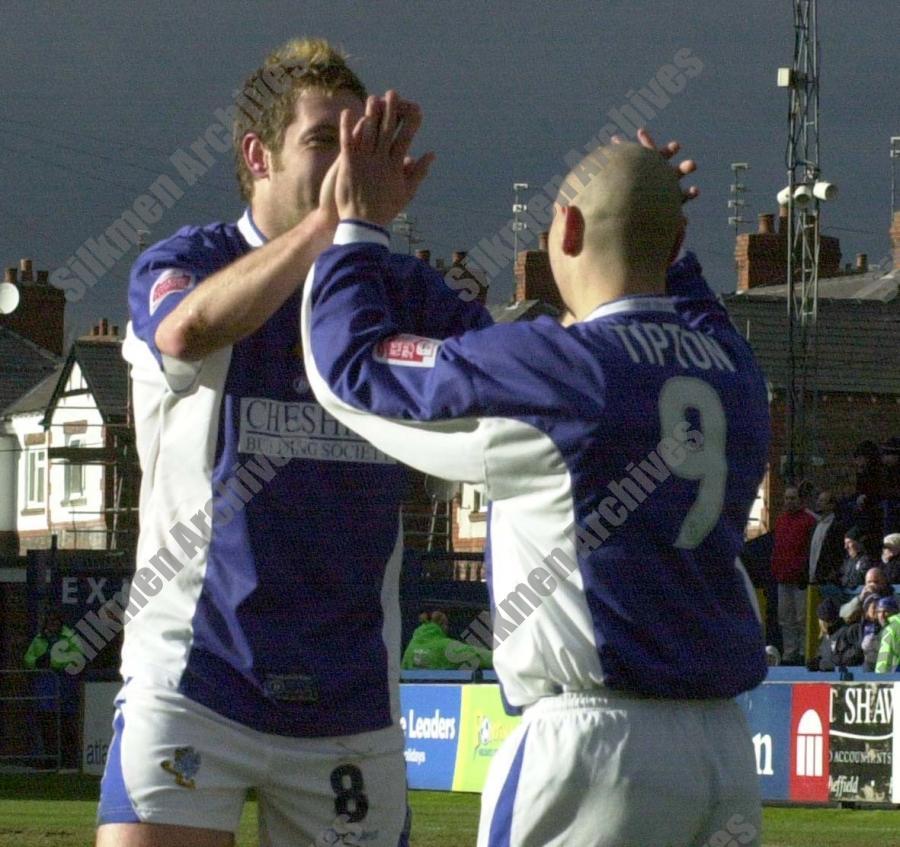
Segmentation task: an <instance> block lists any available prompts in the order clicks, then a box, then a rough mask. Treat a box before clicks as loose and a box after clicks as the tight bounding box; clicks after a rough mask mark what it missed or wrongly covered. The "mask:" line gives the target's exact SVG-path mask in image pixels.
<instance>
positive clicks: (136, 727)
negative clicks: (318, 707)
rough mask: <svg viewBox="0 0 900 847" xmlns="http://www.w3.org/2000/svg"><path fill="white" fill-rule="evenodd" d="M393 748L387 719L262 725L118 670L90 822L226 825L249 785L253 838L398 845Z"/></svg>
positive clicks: (398, 783)
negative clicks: (268, 729)
mask: <svg viewBox="0 0 900 847" xmlns="http://www.w3.org/2000/svg"><path fill="white" fill-rule="evenodd" d="M403 748H404V743H403V733H402V731H401V730H400V728H399V727H388V728H386V729H382V730H377V731H375V732H366V733H360V734H358V735H348V736H341V737H336V738H290V737H285V736H280V735H270V734H267V733H263V732H259V731H257V730H254V729H250V728H249V727H246V726H243V725H242V724H239V723H235V722H234V721H231V720H228V719H227V718H223V717H221V716H220V715H218V714H216V713H215V712H213V711H211V710H210V709H207V708H205V707H204V706H201V705H199V704H198V703H195V702H194V701H192V700H189V699H188V698H187V697H184V696H183V695H182V694H179V693H178V692H177V691H172V690H169V689H166V688H160V687H154V686H150V685H146V684H140V683H138V682H137V681H136V680H130V681H129V682H128V683H126V685H125V686H123V688H122V690H121V691H120V692H119V695H118V696H117V698H116V712H115V718H114V721H113V740H112V743H111V744H110V747H109V753H108V756H107V761H106V768H105V771H104V774H103V780H102V783H101V789H100V806H99V810H98V815H97V822H98V825H102V824H105V823H142V822H143V823H159V824H175V825H179V826H193V827H202V828H205V829H214V830H220V831H225V832H236V831H237V828H238V823H239V821H240V817H241V810H242V808H243V805H244V800H245V798H246V796H247V791H248V789H250V788H253V789H255V790H256V795H257V799H258V803H259V830H260V831H259V844H260V847H313V845H315V847H320V845H323V846H324V845H329V847H330V845H336V844H345V845H346V844H362V845H366V847H406V845H407V844H408V838H409V812H408V809H407V804H406V763H405V761H404V759H403Z"/></svg>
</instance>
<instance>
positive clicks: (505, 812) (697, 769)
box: [478, 691, 762, 847]
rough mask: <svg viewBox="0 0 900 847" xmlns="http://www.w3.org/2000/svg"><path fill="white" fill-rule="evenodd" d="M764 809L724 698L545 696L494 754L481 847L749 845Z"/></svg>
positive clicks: (745, 740) (738, 716)
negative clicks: (664, 698) (660, 698)
mask: <svg viewBox="0 0 900 847" xmlns="http://www.w3.org/2000/svg"><path fill="white" fill-rule="evenodd" d="M761 828H762V809H761V804H760V795H759V783H758V777H757V775H756V759H755V757H754V754H753V744H752V742H751V740H750V733H749V731H748V728H747V723H746V720H745V718H744V714H743V712H742V710H741V708H740V706H738V705H737V703H735V702H733V701H731V700H712V701H699V700H691V701H689V700H656V699H643V698H638V697H631V696H627V695H624V694H620V693H616V692H613V691H602V692H599V691H598V692H591V693H590V694H580V693H578V694H574V693H573V694H561V695H559V696H556V697H545V698H542V699H541V700H539V701H537V702H536V703H535V704H533V705H532V706H529V707H527V708H526V709H525V713H524V716H523V719H522V722H521V723H520V724H519V726H518V727H517V728H516V730H515V731H514V732H513V733H512V734H511V735H510V736H509V738H507V739H506V741H505V742H504V743H503V745H502V746H501V748H500V749H499V750H498V751H497V754H496V755H495V757H494V759H493V761H492V762H491V766H490V770H489V773H488V778H487V783H486V785H485V788H484V792H483V794H482V797H481V821H480V823H479V831H478V847H563V845H565V847H742V845H750V847H758V845H759V844H760V843H761V841H760V838H761Z"/></svg>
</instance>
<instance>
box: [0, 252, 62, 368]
mask: <svg viewBox="0 0 900 847" xmlns="http://www.w3.org/2000/svg"><path fill="white" fill-rule="evenodd" d="M35 277H37V279H36V280H35ZM4 281H5V282H12V283H19V295H20V299H19V306H18V308H17V309H16V310H15V311H14V312H13V313H12V314H9V315H2V316H0V325H2V326H5V327H8V328H9V329H11V330H12V331H13V332H15V333H17V334H18V335H21V336H22V337H23V338H27V339H28V340H29V341H32V342H34V343H35V344H37V345H38V346H39V347H43V348H44V349H45V350H49V351H50V352H51V353H53V354H54V355H56V356H61V355H62V352H63V341H64V338H65V333H64V323H65V315H66V295H65V292H63V290H62V289H60V288H56V287H55V286H53V285H50V284H49V282H50V274H49V272H48V271H45V270H39V271H37V272H35V270H34V263H33V262H32V260H31V259H21V260H20V261H19V267H18V268H6V271H5V274H4ZM35 281H36V282H37V284H35Z"/></svg>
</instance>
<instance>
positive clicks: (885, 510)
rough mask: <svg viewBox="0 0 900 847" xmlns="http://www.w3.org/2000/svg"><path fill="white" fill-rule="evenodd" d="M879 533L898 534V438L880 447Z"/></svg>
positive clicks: (899, 442)
mask: <svg viewBox="0 0 900 847" xmlns="http://www.w3.org/2000/svg"><path fill="white" fill-rule="evenodd" d="M881 498H882V499H881V516H882V523H881V532H882V533H883V534H884V535H893V534H894V533H900V436H895V437H894V438H891V439H889V440H888V441H887V443H885V444H882V445H881Z"/></svg>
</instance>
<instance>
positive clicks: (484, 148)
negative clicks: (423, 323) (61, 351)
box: [0, 0, 900, 332]
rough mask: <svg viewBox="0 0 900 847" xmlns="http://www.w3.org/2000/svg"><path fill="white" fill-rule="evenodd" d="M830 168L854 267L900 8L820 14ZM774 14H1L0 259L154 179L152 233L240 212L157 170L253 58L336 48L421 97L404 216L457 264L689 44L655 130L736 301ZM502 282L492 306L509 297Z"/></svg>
mask: <svg viewBox="0 0 900 847" xmlns="http://www.w3.org/2000/svg"><path fill="white" fill-rule="evenodd" d="M819 5H820V9H819V19H820V38H821V75H822V82H821V126H820V129H821V142H822V156H821V162H822V167H823V172H824V176H825V177H826V178H828V179H830V180H832V181H834V182H836V183H838V184H839V186H840V191H841V193H840V197H839V199H838V200H837V201H836V202H835V203H833V204H829V205H828V207H827V209H826V210H825V212H824V214H823V226H824V228H825V231H826V232H828V233H830V234H833V235H838V236H840V238H841V246H842V249H843V252H844V257H845V261H847V260H851V259H852V257H853V254H855V253H856V252H867V253H868V254H869V257H870V262H872V263H877V262H878V261H879V260H881V259H882V258H884V257H885V256H887V254H888V251H889V241H888V236H887V229H888V224H889V206H890V160H889V157H888V143H889V138H890V136H891V135H900V96H898V90H900V88H898V82H900V72H898V62H897V56H896V38H897V33H898V32H900V3H897V2H895V0H868V2H859V0H821V2H820V4H819ZM792 7H793V4H792V3H791V2H788V0H778V2H775V1H774V0H746V2H743V3H740V4H738V3H732V2H722V0H698V2H684V1H682V2H667V0H633V2H612V0H607V2H594V3H584V2H566V3H552V4H551V3H532V2H518V3H510V2H495V3H483V2H477V3H476V2H459V0H454V2H441V3H438V2H419V3H412V2H378V3H376V2H371V3H346V2H336V0H329V2H327V3H325V2H321V3H320V2H312V1H311V0H309V2H304V3H298V2H296V0H294V2H288V0H284V2H260V3H246V2H236V0H217V2H206V1H205V0H204V1H202V2H190V3H188V2H184V3H169V2H161V1H160V0H143V2H141V3H139V4H138V3H128V2H122V0H116V2H105V0H103V1H102V2H101V0H85V2H82V3H62V2H59V3H47V2H33V0H28V2H25V0H21V2H20V0H0V55H2V57H3V59H2V62H3V71H2V80H3V83H2V95H0V96H2V101H0V102H2V106H0V122H2V135H0V155H2V158H0V264H2V265H3V266H4V267H5V266H10V265H13V264H16V263H17V261H18V260H19V259H20V258H21V257H24V256H30V257H32V258H33V259H34V260H35V263H36V266H37V267H39V268H48V269H50V270H51V271H52V270H53V269H55V268H57V267H58V266H60V265H61V264H64V263H65V262H66V260H67V259H68V257H69V256H71V255H72V254H73V253H74V252H75V251H76V250H77V249H78V248H79V247H80V246H81V245H82V244H83V243H84V242H85V241H86V240H87V239H88V238H92V237H94V238H96V237H97V236H99V235H101V234H102V233H103V232H104V231H105V230H106V228H107V227H108V226H109V225H110V224H111V223H112V222H113V221H114V220H115V219H117V218H118V217H119V216H120V215H122V213H123V211H124V210H126V209H128V208H130V207H131V206H132V204H133V203H134V200H135V198H137V197H138V196H139V195H140V194H142V193H143V192H145V191H146V189H147V187H148V186H149V185H150V184H151V183H153V182H154V180H156V179H157V177H159V176H160V175H162V174H166V175H169V176H171V177H172V178H173V179H174V180H175V181H176V182H177V183H178V184H179V185H181V186H183V187H184V189H185V191H184V196H183V197H182V198H181V199H180V200H179V201H178V202H177V203H176V204H175V205H174V206H172V207H171V208H170V209H168V210H167V211H166V212H165V214H164V215H163V217H162V218H161V219H160V220H159V221H158V222H157V223H155V224H154V225H153V226H151V227H149V229H150V236H149V238H150V240H151V241H155V240H159V239H161V238H164V237H165V236H167V235H169V234H170V233H172V232H174V231H175V230H176V229H177V228H178V227H180V226H182V225H184V224H188V223H193V224H199V223H205V222H208V221H211V220H223V219H233V218H235V217H237V216H238V215H239V213H240V211H241V203H240V201H239V199H238V195H237V192H236V191H235V189H234V187H233V185H234V181H233V177H232V167H231V158H230V155H228V154H221V155H219V154H217V157H216V160H215V161H216V164H214V165H213V166H212V167H211V168H210V169H209V170H208V172H207V173H205V175H204V176H203V177H202V178H200V179H199V180H198V181H197V183H196V184H195V185H193V186H191V187H187V186H186V185H185V184H184V180H183V178H181V177H180V176H179V174H178V172H177V171H176V170H175V167H174V166H173V164H172V163H171V162H170V156H171V155H172V154H173V153H175V152H176V151H177V150H179V149H187V148H189V146H190V144H191V142H193V141H194V140H195V139H196V138H197V137H198V136H200V135H202V134H203V132H204V131H205V130H206V129H207V127H209V125H210V124H211V123H212V122H213V120H214V112H215V110H216V109H217V108H220V107H223V106H225V105H227V104H228V102H229V100H230V97H231V93H232V91H233V90H234V89H235V88H236V87H237V86H238V84H239V83H240V81H241V80H242V79H243V78H244V77H245V75H246V73H247V72H248V71H249V70H251V69H252V68H253V67H255V66H256V65H257V64H258V63H259V61H260V60H261V59H262V57H263V56H264V54H265V53H266V52H267V51H268V50H269V49H270V48H271V47H273V46H274V45H276V44H278V43H280V42H282V41H284V40H285V39H287V38H288V37H291V36H294V35H301V34H310V35H322V36H324V37H327V38H329V39H330V40H332V41H334V42H337V43H339V44H341V45H343V46H344V47H345V48H346V49H347V50H348V51H349V52H350V53H351V55H352V56H353V62H352V64H353V66H354V68H355V69H356V70H357V71H358V73H359V74H360V76H361V77H362V78H363V80H364V81H365V82H366V84H367V85H368V86H369V88H370V90H372V91H375V92H379V91H382V90H383V89H385V88H386V87H389V86H392V87H396V88H397V89H398V90H399V91H400V92H401V94H403V95H404V96H407V97H410V98H413V99H416V100H418V101H419V102H420V103H421V104H422V106H423V109H424V113H425V121H426V122H425V124H424V126H423V129H422V131H421V133H420V140H419V144H418V149H419V150H420V151H424V150H425V149H434V150H435V151H436V152H437V154H438V161H437V163H436V164H435V166H434V167H433V169H432V174H431V176H430V178H429V180H428V182H427V183H426V184H425V185H424V186H423V187H422V189H421V190H420V193H419V196H418V197H417V199H416V200H415V202H414V203H413V206H412V207H411V209H410V214H411V215H412V216H413V217H414V218H415V219H416V222H417V228H418V230H419V232H420V237H421V238H422V243H421V245H419V246H421V247H428V248H430V249H431V250H432V251H433V253H434V254H436V255H439V256H448V255H449V253H450V252H451V251H452V250H454V249H469V248H472V247H474V246H475V245H476V244H477V243H478V242H479V240H480V239H481V238H483V237H485V236H488V237H489V236H493V235H496V234H497V233H498V232H499V230H500V228H501V227H502V226H503V224H504V222H505V221H506V220H508V218H509V216H510V212H509V209H510V206H511V204H512V201H513V195H512V183H513V182H515V181H522V182H527V183H530V185H531V186H532V188H533V189H539V188H540V187H541V186H543V185H545V184H546V183H547V182H548V181H549V180H550V179H551V178H552V177H553V176H555V175H561V174H563V173H564V172H565V171H566V170H567V167H566V165H565V162H564V157H565V154H566V153H568V152H569V151H571V150H573V149H577V148H580V147H582V145H584V144H587V143H588V142H589V141H590V139H591V138H592V137H593V136H595V135H596V134H597V132H598V131H600V129H601V127H602V126H603V125H604V124H605V123H607V122H608V121H609V118H608V113H609V112H610V110H612V109H614V108H617V107H621V106H623V105H624V104H627V103H628V101H629V98H630V97H631V96H632V93H633V92H634V91H637V90H639V89H640V88H641V87H643V86H646V85H647V83H648V81H649V80H651V79H653V78H654V76H655V75H656V74H657V72H658V70H659V69H660V68H661V66H663V65H665V64H666V63H670V62H672V59H673V57H674V56H675V54H676V53H677V52H678V51H679V50H682V49H685V48H687V49H688V50H690V51H691V54H692V55H693V56H695V57H697V58H699V59H700V61H701V62H702V65H703V68H702V71H701V72H700V74H699V75H698V76H696V77H695V78H693V79H690V80H689V81H688V83H687V85H686V87H685V88H684V90H683V91H682V92H680V93H678V94H676V95H674V96H672V97H671V103H669V104H668V105H667V106H665V107H664V108H663V109H661V110H660V111H659V113H658V114H657V115H656V116H655V117H654V118H653V119H652V120H650V121H648V122H647V125H648V127H649V128H650V130H651V131H652V132H653V133H654V134H655V135H656V136H657V138H658V140H666V139H669V138H673V137H674V138H678V139H680V140H681V141H682V142H683V144H684V146H685V150H686V152H688V153H689V154H690V155H692V156H694V157H695V158H697V159H698V161H699V163H700V171H699V173H698V174H697V175H696V182H697V184H699V186H700V188H701V191H702V192H703V195H702V197H701V198H700V199H699V200H697V201H695V202H694V203H692V204H691V206H690V207H689V217H690V220H691V228H690V242H689V243H690V245H691V246H692V247H693V248H694V249H696V250H697V252H698V253H699V255H700V258H701V261H702V262H703V264H704V266H705V268H706V272H707V276H708V278H709V280H710V282H711V283H712V284H713V287H715V288H717V289H720V290H728V289H732V288H733V287H734V283H735V274H734V267H733V258H732V254H733V247H734V244H733V230H732V229H731V228H729V226H728V225H727V216H728V214H729V213H728V210H727V208H726V203H727V200H728V197H729V193H728V186H729V184H730V182H731V179H732V173H731V170H730V167H729V165H730V163H731V162H733V161H747V162H749V163H750V165H751V168H752V169H751V171H750V172H749V174H748V176H747V183H748V185H749V187H750V189H751V193H750V194H749V195H748V196H747V200H748V206H749V208H748V216H749V217H752V218H754V219H755V215H756V213H757V212H759V211H774V210H775V205H776V204H775V199H774V196H775V193H776V192H777V191H778V189H779V188H780V187H781V186H782V185H784V183H785V181H786V178H785V169H784V148H785V142H786V135H787V95H786V93H785V92H784V90H782V89H778V88H777V87H776V85H775V69H776V68H777V67H778V66H779V65H789V64H790V62H791V55H792V50H793V27H792ZM135 255H136V250H132V251H131V252H130V253H128V254H127V255H126V256H124V257H123V258H122V259H121V261H119V263H118V264H117V265H116V266H115V267H113V268H112V269H111V270H110V271H109V272H108V273H106V274H104V275H103V276H102V277H101V278H100V280H99V281H98V282H97V284H96V285H95V286H94V287H93V288H91V289H90V290H89V291H87V292H86V294H85V295H84V297H83V298H82V299H81V300H80V301H78V302H76V303H73V304H71V305H70V307H69V310H68V325H69V329H70V332H74V331H78V332H81V331H85V330H86V329H87V328H88V327H89V325H90V324H91V322H93V321H94V320H96V319H98V318H100V317H103V316H108V317H110V318H112V319H114V320H119V321H122V320H123V319H124V317H125V314H126V304H125V287H126V280H127V275H128V269H129V267H130V264H131V262H132V261H133V259H134V257H135ZM511 280H512V275H511V271H510V270H509V268H505V269H504V270H503V271H501V272H500V273H499V274H498V276H497V278H496V279H495V280H493V288H492V292H493V293H492V295H491V299H492V300H495V301H499V300H503V299H506V298H507V297H508V296H509V293H510V291H511V285H512V282H511Z"/></svg>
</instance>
